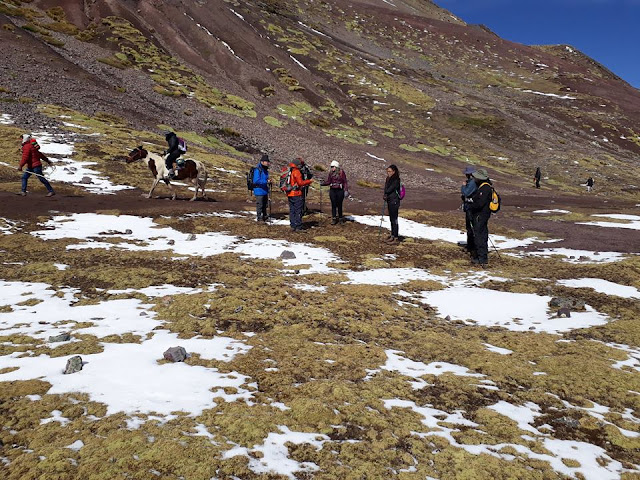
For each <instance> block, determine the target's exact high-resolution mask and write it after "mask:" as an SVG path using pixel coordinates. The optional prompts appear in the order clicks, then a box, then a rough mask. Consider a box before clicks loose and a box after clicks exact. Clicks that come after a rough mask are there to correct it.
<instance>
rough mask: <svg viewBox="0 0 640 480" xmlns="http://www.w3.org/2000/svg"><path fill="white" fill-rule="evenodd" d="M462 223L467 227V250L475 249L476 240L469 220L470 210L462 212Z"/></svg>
mask: <svg viewBox="0 0 640 480" xmlns="http://www.w3.org/2000/svg"><path fill="white" fill-rule="evenodd" d="M464 223H465V226H466V227H467V251H469V252H473V251H474V250H475V249H476V241H475V238H474V235H473V222H472V220H471V212H470V211H468V210H467V211H466V212H464Z"/></svg>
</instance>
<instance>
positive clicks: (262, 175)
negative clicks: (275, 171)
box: [253, 163, 269, 196]
mask: <svg viewBox="0 0 640 480" xmlns="http://www.w3.org/2000/svg"><path fill="white" fill-rule="evenodd" d="M268 182H269V170H267V169H266V168H263V167H262V164H261V163H259V164H258V166H257V167H256V169H255V170H254V171H253V185H254V189H253V194H254V195H256V196H257V195H269V184H268Z"/></svg>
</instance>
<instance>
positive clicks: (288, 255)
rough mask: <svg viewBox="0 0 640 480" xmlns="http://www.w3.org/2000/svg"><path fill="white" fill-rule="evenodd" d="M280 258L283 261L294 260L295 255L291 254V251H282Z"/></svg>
mask: <svg viewBox="0 0 640 480" xmlns="http://www.w3.org/2000/svg"><path fill="white" fill-rule="evenodd" d="M280 258H282V259H283V260H292V259H294V258H296V254H295V253H293V252H292V251H291V250H283V251H282V253H281V254H280Z"/></svg>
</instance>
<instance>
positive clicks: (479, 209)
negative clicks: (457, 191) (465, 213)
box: [469, 181, 493, 215]
mask: <svg viewBox="0 0 640 480" xmlns="http://www.w3.org/2000/svg"><path fill="white" fill-rule="evenodd" d="M480 183H481V184H482V183H484V185H482V186H480V184H478V190H476V191H475V193H474V194H473V195H471V200H472V201H471V202H470V203H469V210H470V211H471V213H472V214H474V215H477V214H479V213H483V214H484V213H486V214H487V215H490V214H491V210H490V209H489V203H491V193H492V190H493V189H492V187H491V184H490V183H489V182H488V181H483V182H480Z"/></svg>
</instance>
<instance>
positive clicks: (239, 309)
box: [233, 305, 242, 313]
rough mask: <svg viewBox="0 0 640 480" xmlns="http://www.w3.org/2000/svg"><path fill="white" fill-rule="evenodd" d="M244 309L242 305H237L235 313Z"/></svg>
mask: <svg viewBox="0 0 640 480" xmlns="http://www.w3.org/2000/svg"><path fill="white" fill-rule="evenodd" d="M241 311H242V305H240V306H239V307H237V308H236V309H235V310H234V311H233V313H240V312H241Z"/></svg>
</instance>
